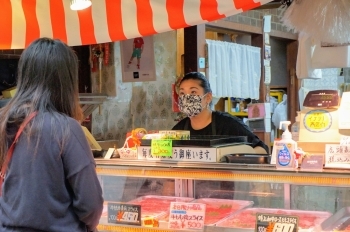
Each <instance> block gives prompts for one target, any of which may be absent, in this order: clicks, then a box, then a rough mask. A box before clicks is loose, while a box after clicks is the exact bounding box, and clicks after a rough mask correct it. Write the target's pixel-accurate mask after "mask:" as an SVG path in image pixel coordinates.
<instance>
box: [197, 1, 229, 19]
mask: <svg viewBox="0 0 350 232" xmlns="http://www.w3.org/2000/svg"><path fill="white" fill-rule="evenodd" d="M200 12H201V17H202V19H203V20H207V21H209V22H210V21H213V20H217V19H221V18H225V15H223V14H220V13H219V12H218V3H217V1H216V0H207V1H201V4H200Z"/></svg>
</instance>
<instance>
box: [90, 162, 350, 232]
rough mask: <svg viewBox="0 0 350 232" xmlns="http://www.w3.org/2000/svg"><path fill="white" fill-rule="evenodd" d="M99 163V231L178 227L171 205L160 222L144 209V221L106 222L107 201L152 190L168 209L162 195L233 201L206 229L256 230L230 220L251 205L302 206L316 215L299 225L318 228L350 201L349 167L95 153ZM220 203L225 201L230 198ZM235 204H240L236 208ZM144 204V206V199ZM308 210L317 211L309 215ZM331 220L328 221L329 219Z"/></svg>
mask: <svg viewBox="0 0 350 232" xmlns="http://www.w3.org/2000/svg"><path fill="white" fill-rule="evenodd" d="M96 163H97V167H96V170H97V174H98V176H99V179H100V182H101V186H102V188H103V195H104V200H105V208H104V212H103V214H102V217H101V220H100V224H99V226H98V230H99V231H174V230H172V229H168V221H167V220H168V218H167V217H168V216H169V215H168V214H167V213H168V211H169V210H165V211H164V214H160V216H159V217H158V216H157V217H156V218H154V220H157V223H153V224H147V223H146V224H145V220H144V219H145V217H146V216H148V215H142V214H143V213H142V211H141V219H142V223H141V226H132V225H123V224H116V223H108V219H107V216H108V210H107V205H108V203H126V204H127V203H133V204H137V202H138V199H145V198H147V197H148V198H149V197H150V196H151V197H152V198H159V199H161V200H162V201H161V203H157V202H154V209H155V210H156V209H158V210H159V209H160V207H161V206H162V207H163V206H164V207H165V208H166V207H168V208H167V209H169V207H170V201H164V199H171V198H174V197H175V198H178V199H182V200H183V199H188V202H191V201H192V200H193V201H192V202H207V203H208V202H216V203H215V204H216V206H218V204H220V202H229V204H231V205H229V210H223V211H219V210H215V219H217V220H216V221H215V220H214V219H213V220H214V221H213V220H210V223H209V224H205V226H204V231H254V228H250V227H247V228H244V229H243V230H242V228H234V226H233V223H230V222H229V221H228V220H230V218H235V217H237V215H240V214H242V215H244V213H245V212H249V211H252V210H253V209H255V210H253V211H254V212H259V211H261V212H265V211H266V212H275V213H282V214H286V212H287V211H288V212H289V211H292V212H295V213H298V212H299V214H300V215H302V216H300V217H302V218H303V220H304V219H305V218H306V219H307V220H309V221H310V220H312V222H311V223H309V221H307V222H306V224H307V225H308V226H305V224H303V225H304V228H303V227H301V229H302V230H300V231H320V229H319V228H320V226H321V223H322V222H323V221H325V220H326V219H327V218H328V219H329V218H330V217H332V215H334V214H336V212H338V211H340V210H341V209H344V208H346V207H349V206H350V200H349V199H350V175H349V174H350V171H349V170H336V169H324V171H323V172H301V171H281V170H276V169H275V167H274V166H272V165H240V164H227V163H205V164H202V163H198V162H192V163H190V162H165V161H162V162H156V161H141V160H121V159H111V160H104V159H96ZM157 196H158V197H157ZM175 198H174V199H175ZM159 199H158V200H159ZM210 199H213V200H212V201H211V200H210ZM180 201H181V200H180ZM186 201H187V200H186ZM135 202H136V203H135ZM140 204H141V203H140ZM164 204H165V205H164ZM166 204H168V205H167V206H166ZM215 204H214V205H213V204H210V203H208V204H207V210H208V209H209V208H210V209H213V207H214V208H215V207H216V206H215ZM222 205H224V206H225V207H227V205H228V204H224V203H222V204H221V206H222ZM234 205H236V206H237V205H240V206H241V207H237V208H234ZM242 205H243V206H242ZM221 206H220V207H219V208H220V209H222V207H221ZM231 206H232V207H231ZM142 207H146V206H145V205H144V206H143V205H142V204H141V208H142ZM147 207H148V206H147ZM150 209H152V206H151V207H150ZM288 212H287V213H288ZM147 214H150V213H149V212H148V213H147ZM206 215H209V216H213V215H214V213H213V212H206ZM219 215H221V216H219ZM235 215H236V216H235ZM305 215H314V216H315V215H316V216H315V217H314V219H310V217H307V216H305ZM317 215H319V217H317ZM209 216H208V217H209ZM338 219H339V218H338ZM225 220H226V222H225ZM227 221H228V222H227ZM327 225H328V227H329V220H328V224H327ZM299 226H300V225H299ZM299 228H300V227H299ZM316 228H318V229H316ZM328 231H330V230H328ZM338 231H339V230H338Z"/></svg>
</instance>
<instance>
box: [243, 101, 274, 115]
mask: <svg viewBox="0 0 350 232" xmlns="http://www.w3.org/2000/svg"><path fill="white" fill-rule="evenodd" d="M248 118H271V104H270V103H254V104H249V105H248Z"/></svg>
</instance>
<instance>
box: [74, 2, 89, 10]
mask: <svg viewBox="0 0 350 232" xmlns="http://www.w3.org/2000/svg"><path fill="white" fill-rule="evenodd" d="M91 4H92V3H91V1H90V0H70V9H71V10H84V9H85V8H88V7H89V6H91Z"/></svg>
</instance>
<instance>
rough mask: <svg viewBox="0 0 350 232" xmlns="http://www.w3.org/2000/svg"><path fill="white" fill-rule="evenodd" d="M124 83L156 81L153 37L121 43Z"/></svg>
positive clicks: (137, 38) (138, 38)
mask: <svg viewBox="0 0 350 232" xmlns="http://www.w3.org/2000/svg"><path fill="white" fill-rule="evenodd" d="M120 52H121V59H122V64H121V65H122V73H123V76H122V80H123V82H139V81H155V80H156V72H155V62H154V47H153V36H146V37H136V38H133V39H128V40H124V41H121V42H120Z"/></svg>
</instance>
